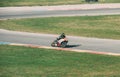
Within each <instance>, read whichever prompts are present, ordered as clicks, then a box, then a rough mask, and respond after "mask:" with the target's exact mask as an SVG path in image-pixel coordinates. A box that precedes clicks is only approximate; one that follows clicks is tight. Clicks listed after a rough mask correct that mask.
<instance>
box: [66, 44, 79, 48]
mask: <svg viewBox="0 0 120 77" xmlns="http://www.w3.org/2000/svg"><path fill="white" fill-rule="evenodd" d="M79 46H81V45H67V46H66V48H73V47H79Z"/></svg>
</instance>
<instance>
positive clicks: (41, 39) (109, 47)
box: [0, 29, 120, 53]
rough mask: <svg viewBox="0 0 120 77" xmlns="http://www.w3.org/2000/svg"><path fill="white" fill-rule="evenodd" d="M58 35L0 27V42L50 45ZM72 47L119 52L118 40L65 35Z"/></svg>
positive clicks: (119, 44) (119, 43) (119, 42)
mask: <svg viewBox="0 0 120 77" xmlns="http://www.w3.org/2000/svg"><path fill="white" fill-rule="evenodd" d="M56 37H58V35H51V34H37V33H27V32H16V31H8V30H3V29H0V42H11V43H23V44H35V45H43V46H50V44H51V42H52V41H53V40H54V39H55V38H56ZM67 38H68V39H69V46H68V47H70V48H73V49H80V50H93V51H101V52H112V53H120V40H110V39H97V38H85V37H72V36H67Z"/></svg>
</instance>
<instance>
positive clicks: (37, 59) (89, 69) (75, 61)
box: [0, 45, 120, 77]
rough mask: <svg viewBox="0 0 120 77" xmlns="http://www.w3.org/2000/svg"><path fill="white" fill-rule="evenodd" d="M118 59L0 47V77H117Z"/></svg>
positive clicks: (27, 48) (119, 60) (119, 71)
mask: <svg viewBox="0 0 120 77" xmlns="http://www.w3.org/2000/svg"><path fill="white" fill-rule="evenodd" d="M119 68H120V57H119V56H117V57H116V56H107V55H95V54H87V53H78V52H69V51H57V50H49V49H37V48H29V47H19V46H8V45H0V77H120V69H119Z"/></svg>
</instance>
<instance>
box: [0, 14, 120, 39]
mask: <svg viewBox="0 0 120 77" xmlns="http://www.w3.org/2000/svg"><path fill="white" fill-rule="evenodd" d="M0 28H1V29H8V30H16V31H27V32H37V33H49V34H61V33H62V32H64V33H66V34H67V35H74V36H84V37H97V38H108V39H120V15H111V16H79V17H50V18H30V19H11V20H0Z"/></svg>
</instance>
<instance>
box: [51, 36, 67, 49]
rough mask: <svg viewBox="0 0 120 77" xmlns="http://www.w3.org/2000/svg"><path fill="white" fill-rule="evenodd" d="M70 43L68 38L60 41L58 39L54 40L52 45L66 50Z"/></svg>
mask: <svg viewBox="0 0 120 77" xmlns="http://www.w3.org/2000/svg"><path fill="white" fill-rule="evenodd" d="M67 43H68V39H67V38H62V39H59V38H57V39H56V40H54V41H53V42H52V44H51V46H52V47H62V48H65V47H66V46H67Z"/></svg>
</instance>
